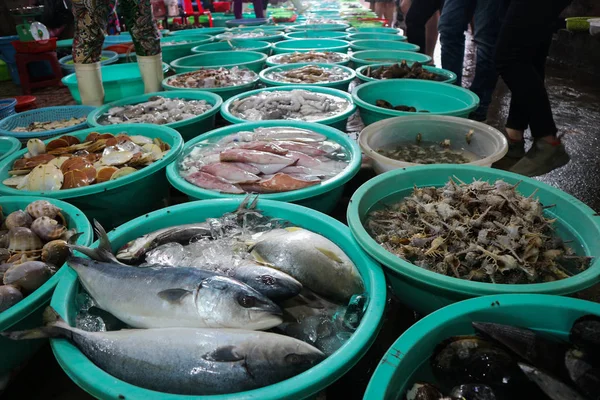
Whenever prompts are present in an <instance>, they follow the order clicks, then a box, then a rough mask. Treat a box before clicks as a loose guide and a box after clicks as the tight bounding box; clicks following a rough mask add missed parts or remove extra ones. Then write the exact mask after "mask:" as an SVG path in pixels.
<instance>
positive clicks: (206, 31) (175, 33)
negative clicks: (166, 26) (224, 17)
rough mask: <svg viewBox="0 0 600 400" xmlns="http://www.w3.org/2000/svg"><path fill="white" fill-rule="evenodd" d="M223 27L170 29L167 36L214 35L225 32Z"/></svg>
mask: <svg viewBox="0 0 600 400" xmlns="http://www.w3.org/2000/svg"><path fill="white" fill-rule="evenodd" d="M226 30H227V29H225V28H195V29H182V30H180V31H171V32H170V33H169V35H168V36H167V37H169V36H187V35H209V36H216V35H220V34H221V33H223V32H225V31H226Z"/></svg>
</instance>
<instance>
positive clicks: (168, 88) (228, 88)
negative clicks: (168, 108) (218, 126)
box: [158, 68, 259, 107]
mask: <svg viewBox="0 0 600 400" xmlns="http://www.w3.org/2000/svg"><path fill="white" fill-rule="evenodd" d="M201 69H204V68H199V69H198V71H199V70H201ZM206 69H211V68H206ZM249 71H250V70H249ZM251 72H254V71H251ZM189 73H190V72H182V73H180V74H175V75H172V76H169V77H167V78H165V79H163V81H162V87H163V89H165V90H166V91H167V92H177V91H181V92H188V93H189V92H192V93H194V92H199V91H202V92H210V93H217V94H219V93H226V92H229V91H231V90H238V89H244V88H251V87H253V86H254V85H256V83H257V82H258V81H259V75H258V74H256V72H254V73H255V74H256V78H254V80H253V81H252V82H249V83H244V84H242V85H234V86H225V87H216V88H180V87H177V86H171V85H169V81H170V80H171V79H173V78H175V77H177V76H179V75H183V74H189ZM158 93H166V92H158ZM222 105H223V99H221V104H219V107H221V106H222Z"/></svg>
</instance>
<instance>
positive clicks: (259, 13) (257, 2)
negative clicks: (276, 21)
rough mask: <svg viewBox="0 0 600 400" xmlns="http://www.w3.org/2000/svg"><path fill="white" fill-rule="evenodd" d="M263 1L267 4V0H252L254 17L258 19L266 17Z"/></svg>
mask: <svg viewBox="0 0 600 400" xmlns="http://www.w3.org/2000/svg"><path fill="white" fill-rule="evenodd" d="M263 1H264V2H265V4H266V0H252V4H253V5H254V16H255V17H256V18H264V17H265V12H264V10H263Z"/></svg>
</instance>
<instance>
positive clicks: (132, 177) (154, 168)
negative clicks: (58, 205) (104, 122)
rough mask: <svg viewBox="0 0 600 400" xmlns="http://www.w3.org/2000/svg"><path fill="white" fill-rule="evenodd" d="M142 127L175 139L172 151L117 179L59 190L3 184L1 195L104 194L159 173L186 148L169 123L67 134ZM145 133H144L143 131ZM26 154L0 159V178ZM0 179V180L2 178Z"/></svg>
mask: <svg viewBox="0 0 600 400" xmlns="http://www.w3.org/2000/svg"><path fill="white" fill-rule="evenodd" d="M139 128H141V129H142V130H152V131H155V132H159V133H160V136H163V137H167V138H170V139H172V141H173V144H172V145H171V150H170V151H169V152H168V153H167V155H166V156H165V157H163V158H161V159H160V160H158V161H155V162H153V163H152V164H150V165H148V166H147V167H144V168H143V169H141V170H139V171H137V172H134V173H132V174H129V175H126V176H124V177H121V178H119V179H115V180H114V181H107V182H102V183H97V184H94V185H91V186H84V187H78V188H73V189H64V190H56V191H49V192H41V191H24V190H18V189H16V188H11V187H8V186H6V185H3V184H0V195H8V196H23V195H27V196H43V197H51V198H53V199H61V200H66V199H71V198H74V197H81V196H88V195H91V194H96V193H104V192H106V191H109V190H113V189H116V188H119V187H122V186H126V185H130V184H132V183H134V182H136V181H139V180H142V179H144V178H145V177H146V176H148V175H150V174H152V173H155V172H158V171H159V170H160V169H162V168H165V167H166V166H167V165H168V164H169V163H171V162H172V161H173V160H174V159H176V158H177V157H178V156H179V154H180V153H181V151H182V150H183V138H182V137H181V135H180V134H179V132H177V131H176V130H175V129H173V128H169V127H166V126H160V125H150V124H119V125H108V126H102V127H94V128H88V129H83V130H80V131H76V132H70V133H68V135H70V136H75V137H77V138H79V139H84V138H85V137H86V136H87V135H88V134H89V133H92V132H98V133H104V132H107V133H118V132H122V131H127V130H128V129H135V130H137V129H139ZM142 135H143V134H142ZM60 136H63V135H59V136H55V137H52V138H49V139H47V140H44V143H46V144H48V143H49V142H50V141H52V140H54V139H56V138H58V137H60ZM25 153H27V149H23V150H21V151H18V152H16V153H13V154H12V155H11V156H10V157H6V158H4V159H2V160H0V175H2V178H0V179H1V180H4V179H6V178H5V176H6V174H5V171H8V170H9V169H10V166H11V165H12V164H13V163H14V161H15V160H16V159H17V158H20V157H21V156H23V155H24V154H25ZM1 180H0V181H1Z"/></svg>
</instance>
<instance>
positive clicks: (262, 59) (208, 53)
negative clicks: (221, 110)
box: [171, 50, 267, 72]
mask: <svg viewBox="0 0 600 400" xmlns="http://www.w3.org/2000/svg"><path fill="white" fill-rule="evenodd" d="M231 52H232V53H237V55H239V56H241V55H242V54H241V53H244V54H250V55H253V56H258V58H257V59H256V60H252V61H245V62H240V63H236V64H223V65H214V66H206V65H197V66H194V65H179V64H180V63H181V62H182V61H181V60H185V59H189V58H192V57H196V58H199V57H204V56H212V55H217V56H218V55H219V54H221V55H222V54H223V53H228V52H227V51H206V52H203V53H198V54H192V55H191V56H185V57H181V58H178V59H177V60H175V61H173V62H172V63H171V66H172V67H173V69H175V70H176V71H177V68H196V69H201V68H213V67H215V68H216V67H222V68H233V67H241V66H243V65H247V64H253V63H265V62H266V61H267V55H266V54H264V53H260V52H258V51H246V50H231ZM186 72H191V71H186Z"/></svg>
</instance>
